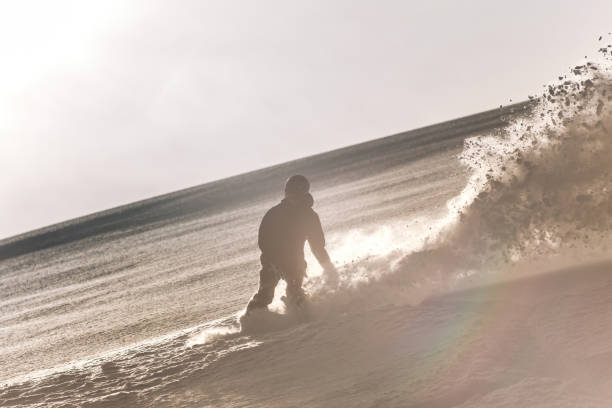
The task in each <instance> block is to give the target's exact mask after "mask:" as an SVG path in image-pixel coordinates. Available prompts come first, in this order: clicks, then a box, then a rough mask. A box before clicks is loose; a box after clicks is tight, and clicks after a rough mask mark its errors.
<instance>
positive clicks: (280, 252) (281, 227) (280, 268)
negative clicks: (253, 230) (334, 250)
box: [247, 175, 335, 313]
mask: <svg viewBox="0 0 612 408" xmlns="http://www.w3.org/2000/svg"><path fill="white" fill-rule="evenodd" d="M309 190H310V183H309V182H308V179H306V177H304V176H302V175H295V176H291V177H290V178H289V179H288V180H287V183H286V184H285V198H284V199H283V200H282V201H281V202H280V203H279V204H277V205H275V206H274V207H272V208H271V209H270V210H268V212H267V213H266V214H265V215H264V217H263V220H262V221H261V225H260V226H259V239H258V244H259V249H261V257H260V259H261V271H260V272H259V290H258V291H257V293H256V294H255V295H253V297H252V298H251V300H250V301H249V304H248V305H247V313H248V312H250V311H252V310H254V309H265V308H267V307H268V305H269V304H270V303H272V299H273V298H274V289H275V288H276V285H277V284H278V281H279V280H280V279H284V280H285V282H286V283H287V296H286V302H287V303H291V304H295V305H300V304H301V303H302V302H303V301H304V298H305V294H304V290H303V289H302V281H303V280H304V277H305V274H306V261H305V260H304V243H305V242H306V241H308V244H309V245H310V249H311V250H312V253H313V254H314V256H315V258H316V259H317V261H319V263H320V264H321V266H323V268H324V270H326V271H330V270H332V271H335V268H334V266H333V265H332V263H331V261H330V258H329V255H328V253H327V251H326V250H325V236H324V234H323V228H322V227H321V221H320V220H319V216H318V214H317V213H316V212H315V211H314V210H313V209H312V205H313V202H314V200H313V198H312V196H311V195H310V193H309Z"/></svg>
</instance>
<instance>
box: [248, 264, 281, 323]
mask: <svg viewBox="0 0 612 408" xmlns="http://www.w3.org/2000/svg"><path fill="white" fill-rule="evenodd" d="M279 279H280V276H279V275H278V272H277V271H276V268H275V267H274V266H272V265H269V264H264V263H262V266H261V271H259V290H258V291H257V293H255V295H253V297H252V298H251V300H250V301H249V304H248V305H247V312H249V311H251V310H253V309H264V308H267V307H268V305H269V304H270V303H272V300H273V299H274V289H275V288H276V285H277V284H278V281H279Z"/></svg>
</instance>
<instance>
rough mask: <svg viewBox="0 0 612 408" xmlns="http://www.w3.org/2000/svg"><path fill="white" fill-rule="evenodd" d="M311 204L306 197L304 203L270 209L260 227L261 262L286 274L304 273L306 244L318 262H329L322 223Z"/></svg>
mask: <svg viewBox="0 0 612 408" xmlns="http://www.w3.org/2000/svg"><path fill="white" fill-rule="evenodd" d="M312 204H313V200H312V196H311V195H310V194H307V195H306V196H304V198H303V199H301V200H288V199H284V200H282V201H281V202H280V203H279V204H277V205H275V206H274V207H272V208H271V209H270V210H268V212H267V213H266V215H264V217H263V220H262V221H261V225H260V226H259V248H260V249H261V252H262V256H261V259H262V262H264V263H270V264H273V265H275V266H277V267H278V268H279V269H281V270H285V271H287V272H293V271H296V272H297V271H304V270H305V269H306V261H305V260H304V243H305V242H306V241H308V244H309V245H310V248H311V250H312V252H313V254H314V255H315V257H316V258H317V260H318V261H319V262H322V263H323V262H329V256H328V255H327V251H326V250H325V236H324V235H323V229H322V228H321V221H320V220H319V216H318V215H317V213H316V212H315V211H314V210H313V209H312Z"/></svg>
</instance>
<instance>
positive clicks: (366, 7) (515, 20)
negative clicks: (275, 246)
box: [0, 0, 612, 238]
mask: <svg viewBox="0 0 612 408" xmlns="http://www.w3.org/2000/svg"><path fill="white" fill-rule="evenodd" d="M611 17H612V1H610V0H602V1H581V2H577V1H559V0H555V1H535V0H528V1H512V2H499V1H492V0H482V1H476V0H474V1H468V0H463V1H450V0H449V1H380V0H378V1H374V0H372V1H355V0H350V1H348V0H347V1H331V0H322V1H311V0H302V1H299V2H298V1H288V0H279V1H267V0H259V1H254V0H251V1H248V0H244V1H228V0H222V1H206V0H200V1H186V0H181V1H170V0H168V1H153V0H142V1H129V0H118V1H111V0H103V1H99V0H95V1H93V0H92V1H85V0H77V1H62V0H53V1H47V0H41V1H27V0H19V1H12V0H0V58H1V59H2V60H1V63H0V172H1V173H2V175H1V176H0V191H1V194H2V196H1V198H0V238H2V237H7V236H10V235H14V234H17V233H20V232H24V231H26V230H30V229H33V228H38V227H42V226H44V225H47V224H50V223H54V222H58V221H62V220H65V219H69V218H73V217H76V216H80V215H84V214H87V213H90V212H93V211H97V210H103V209H106V208H109V207H111V206H116V205H119V204H124V203H128V202H131V201H134V200H138V199H142V198H146V197H150V196H154V195H157V194H161V193H166V192H170V191H172V190H176V189H179V188H184V187H189V186H192V185H196V184H200V183H203V182H206V181H210V180H214V179H218V178H221V177H225V176H229V175H233V174H237V173H241V172H244V171H247V170H252V169H256V168H259V167H263V166H267V165H271V164H275V163H279V162H283V161H287V160H290V159H293V158H298V157H302V156H305V155H310V154H313V153H317V152H322V151H325V150H329V149H332V148H336V147H341V146H345V145H348V144H353V143H356V142H360V141H364V140H368V139H374V138H378V137H381V136H385V135H388V134H392V133H397V132H401V131H404V130H408V129H412V128H415V127H419V126H423V125H428V124H432V123H435V122H439V121H442V120H446V119H450V118H454V117H458V116H463V115H466V114H470V113H475V112H478V111H482V110H485V109H489V108H493V107H495V106H498V105H500V104H506V103H508V102H509V99H511V98H512V99H513V100H514V101H518V100H523V99H525V98H526V97H527V95H528V94H530V93H531V94H534V93H537V92H538V91H539V90H540V89H541V86H542V85H543V84H545V83H546V82H548V81H550V80H553V79H554V78H555V77H556V76H557V74H560V73H564V72H566V71H567V69H568V67H569V66H570V65H573V64H575V63H579V62H581V61H583V60H584V56H585V55H589V56H594V55H595V54H596V50H597V48H598V46H599V45H601V42H598V41H597V39H598V37H599V35H604V40H603V41H606V40H607V41H608V42H609V41H610V38H611V37H609V36H608V32H609V31H612V19H611Z"/></svg>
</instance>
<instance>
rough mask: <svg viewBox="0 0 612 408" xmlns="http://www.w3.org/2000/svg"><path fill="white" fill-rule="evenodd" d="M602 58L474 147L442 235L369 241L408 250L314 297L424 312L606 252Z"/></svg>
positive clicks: (606, 102) (610, 211)
mask: <svg viewBox="0 0 612 408" xmlns="http://www.w3.org/2000/svg"><path fill="white" fill-rule="evenodd" d="M600 52H601V53H602V54H603V57H602V58H600V59H599V60H598V61H597V62H588V63H586V64H584V65H579V66H575V67H573V68H571V69H570V71H569V72H568V74H567V75H563V76H560V77H558V80H557V81H555V82H553V83H550V84H548V85H547V86H545V91H544V93H543V94H542V95H540V96H539V97H538V98H535V97H530V98H531V99H533V107H532V109H531V110H529V112H528V113H526V114H525V115H523V116H521V117H518V118H516V119H515V120H514V122H513V123H511V124H510V125H509V126H507V127H505V128H503V129H500V130H498V131H496V132H495V133H494V134H490V135H486V136H480V137H475V138H472V139H468V140H466V142H465V145H464V150H463V152H462V154H461V157H460V159H461V162H462V163H463V164H464V165H466V166H467V167H468V168H469V169H470V171H471V177H470V179H469V181H468V183H467V185H466V186H465V188H464V189H463V191H462V192H461V193H460V194H459V195H458V196H457V197H455V198H454V199H453V200H451V201H450V202H449V203H448V214H447V216H446V217H445V218H444V219H441V220H438V221H437V222H436V223H435V225H434V227H433V228H431V229H427V230H423V229H422V230H420V231H418V232H416V233H413V234H412V236H411V237H410V239H407V238H406V237H405V236H404V237H403V238H398V234H397V231H398V230H397V229H393V228H392V227H384V228H382V229H381V230H379V231H376V232H374V233H372V234H371V235H370V236H368V238H367V240H368V242H372V241H376V240H377V239H380V240H384V241H387V240H389V239H392V240H394V242H400V243H401V244H402V245H400V247H398V245H391V247H392V248H393V249H392V250H390V251H381V252H379V253H376V251H373V254H372V255H371V256H369V257H367V258H366V259H361V260H359V261H357V262H349V263H345V264H344V265H343V266H342V267H341V268H340V269H341V271H340V280H339V283H338V284H337V285H329V284H325V283H324V280H323V279H320V278H314V279H311V281H310V291H311V293H312V294H313V297H314V298H318V301H319V302H320V303H321V304H325V305H326V306H321V307H323V308H328V307H329V306H330V305H331V304H332V303H333V305H332V306H334V307H342V308H343V307H345V306H346V305H347V304H350V305H354V304H355V303H359V304H363V303H368V302H369V301H370V300H372V299H376V301H375V302H376V304H377V305H379V306H380V302H381V299H383V303H384V301H385V300H386V301H389V302H397V301H402V302H413V303H418V302H420V301H421V300H422V299H424V298H426V297H428V296H430V295H431V294H432V293H433V292H435V291H438V290H441V289H443V288H448V287H449V286H451V287H452V286H453V285H454V282H456V281H458V280H462V279H463V278H465V277H466V276H472V275H474V274H475V273H481V272H498V271H500V270H502V269H504V268H506V267H508V266H509V265H512V264H514V263H516V262H517V261H519V260H520V261H527V260H536V259H542V258H543V257H550V256H554V255H558V254H561V253H564V252H567V251H580V250H584V251H585V252H588V251H590V252H594V251H597V250H599V251H602V252H604V251H606V250H607V249H608V248H609V246H610V238H609V236H610V231H611V230H612V69H611V67H612V58H611V54H610V53H611V52H612V46H609V47H606V48H602V49H601V50H600ZM402 233H403V234H404V235H406V230H405V229H404V230H403V231H402ZM361 234H363V233H361ZM353 241H355V240H353ZM355 242H357V241H355ZM355 242H350V240H347V243H346V245H340V246H339V248H342V250H340V251H339V252H340V253H342V254H343V256H342V257H343V258H344V260H345V261H346V260H347V259H349V258H350V256H349V257H347V256H346V254H344V251H345V250H346V249H347V248H350V247H351V246H358V244H356V243H355ZM406 243H409V244H408V245H407V246H406V245H404V244H406ZM382 247H384V248H389V247H390V246H389V245H386V244H385V245H383V246H382ZM334 252H335V248H332V253H334ZM349 253H350V251H349ZM349 260H350V259H349ZM331 294H333V296H329V295H331ZM332 298H333V300H332ZM340 305H342V306H340Z"/></svg>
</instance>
